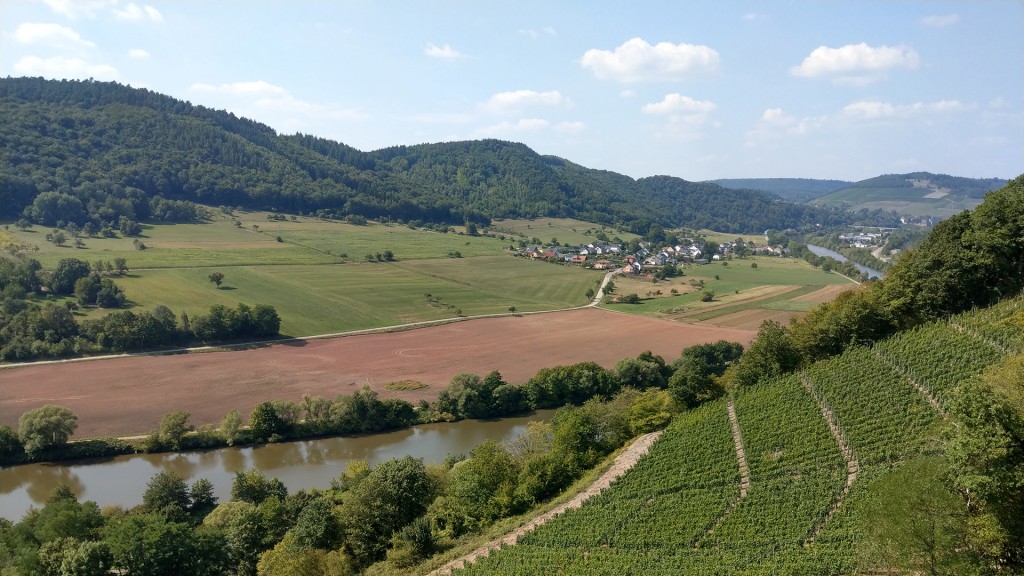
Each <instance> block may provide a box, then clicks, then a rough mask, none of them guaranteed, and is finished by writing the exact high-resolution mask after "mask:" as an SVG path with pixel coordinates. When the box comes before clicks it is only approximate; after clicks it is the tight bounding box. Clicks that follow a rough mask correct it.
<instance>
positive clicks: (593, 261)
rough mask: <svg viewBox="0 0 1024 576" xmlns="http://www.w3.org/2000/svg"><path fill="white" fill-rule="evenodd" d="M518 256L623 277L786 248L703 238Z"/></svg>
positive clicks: (543, 249) (527, 251)
mask: <svg viewBox="0 0 1024 576" xmlns="http://www.w3.org/2000/svg"><path fill="white" fill-rule="evenodd" d="M633 248H635V249H633ZM517 253H518V255H519V256H522V257H524V258H532V259H535V260H545V261H548V262H558V263H567V264H575V265H579V266H583V267H586V268H593V269H594V270H613V269H621V271H622V272H623V273H624V274H634V275H639V274H643V273H644V271H645V270H647V269H649V268H659V267H662V266H667V265H680V264H685V265H703V264H708V263H710V262H713V261H719V260H730V259H732V258H733V257H734V256H735V257H740V258H742V257H747V256H785V255H786V249H785V248H784V247H782V246H769V245H767V244H756V243H753V242H745V241H744V240H743V239H742V238H737V239H736V240H735V241H732V242H723V243H721V244H717V243H715V242H708V241H705V240H703V239H682V240H681V241H680V242H679V243H677V244H674V245H664V246H658V245H657V244H655V243H653V242H647V241H639V242H635V243H633V245H632V246H627V245H624V244H621V243H607V242H605V243H602V242H591V243H589V244H585V245H582V246H562V245H557V244H553V245H533V246H525V247H522V248H520V249H519V251H518V252H517Z"/></svg>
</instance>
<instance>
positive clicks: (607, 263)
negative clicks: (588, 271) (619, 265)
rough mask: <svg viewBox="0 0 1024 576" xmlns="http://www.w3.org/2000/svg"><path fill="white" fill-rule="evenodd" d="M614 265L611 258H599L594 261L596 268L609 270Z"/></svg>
mask: <svg viewBox="0 0 1024 576" xmlns="http://www.w3.org/2000/svg"><path fill="white" fill-rule="evenodd" d="M612 266H613V264H612V261H611V260H598V261H596V262H594V270H607V269H608V268H611V267H612Z"/></svg>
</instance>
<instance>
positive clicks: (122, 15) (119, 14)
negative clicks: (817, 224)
mask: <svg viewBox="0 0 1024 576" xmlns="http://www.w3.org/2000/svg"><path fill="white" fill-rule="evenodd" d="M114 16H115V17H116V18H117V19H118V20H130V21H138V20H143V19H146V18H149V19H150V20H152V21H154V22H163V20H164V16H163V14H161V13H160V11H159V10H157V9H156V8H154V7H152V6H150V5H149V4H146V5H145V6H139V5H138V4H135V3H134V2H129V3H128V5H127V6H125V7H124V8H123V9H120V10H119V9H117V8H115V9H114Z"/></svg>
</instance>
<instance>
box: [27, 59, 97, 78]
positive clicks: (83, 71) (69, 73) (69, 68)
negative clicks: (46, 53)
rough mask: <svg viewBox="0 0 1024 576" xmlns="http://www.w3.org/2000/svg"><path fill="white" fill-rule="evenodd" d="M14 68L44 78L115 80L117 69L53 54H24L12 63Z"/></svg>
mask: <svg viewBox="0 0 1024 576" xmlns="http://www.w3.org/2000/svg"><path fill="white" fill-rule="evenodd" d="M14 70H15V71H16V72H18V73H19V74H21V75H23V76H43V77H46V78H69V79H71V78H80V79H85V78H93V79H96V80H116V79H117V69H116V68H114V67H113V66H110V65H107V64H91V63H89V62H86V61H85V60H82V59H80V58H67V57H64V56H54V57H53V58H40V57H38V56H25V57H24V58H22V59H21V60H18V61H17V62H15V64H14Z"/></svg>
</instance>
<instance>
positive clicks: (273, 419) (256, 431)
mask: <svg viewBox="0 0 1024 576" xmlns="http://www.w3.org/2000/svg"><path fill="white" fill-rule="evenodd" d="M286 427H287V425H286V423H285V421H284V420H282V419H281V416H280V415H278V413H277V410H275V409H274V405H273V404H272V403H270V402H261V403H259V404H257V405H256V407H255V408H253V410H252V413H251V414H249V429H250V430H252V435H253V437H254V438H256V439H257V440H270V439H272V438H275V437H279V436H282V435H283V434H284V433H285V432H286Z"/></svg>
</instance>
